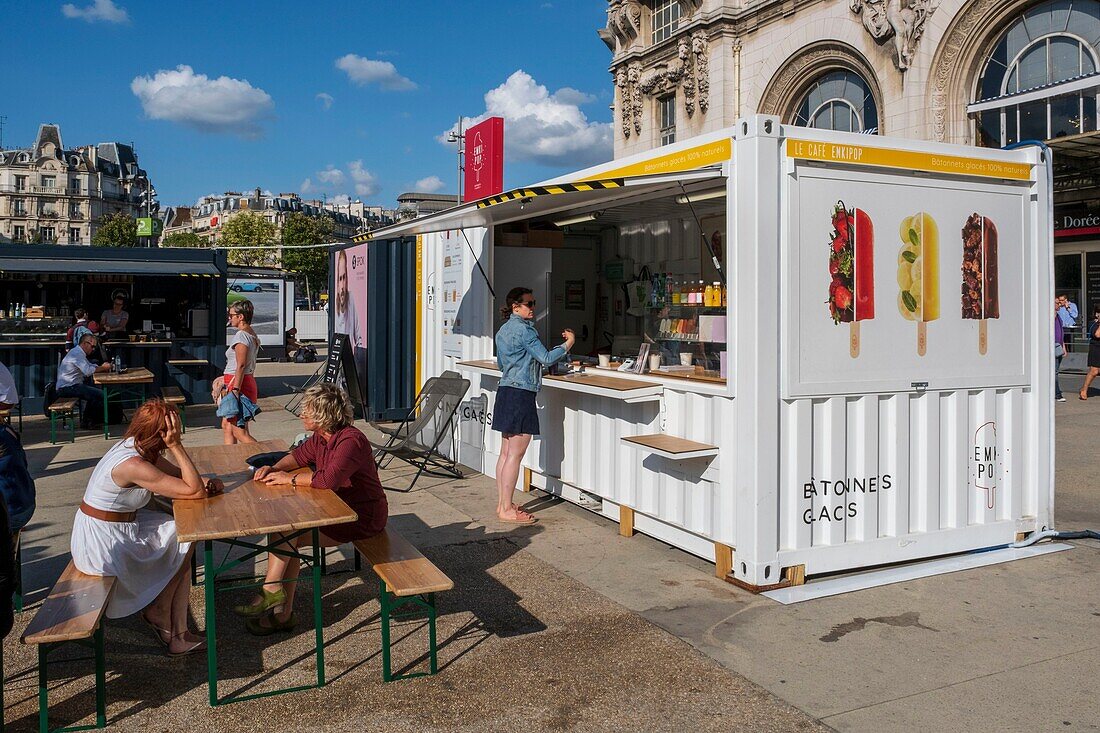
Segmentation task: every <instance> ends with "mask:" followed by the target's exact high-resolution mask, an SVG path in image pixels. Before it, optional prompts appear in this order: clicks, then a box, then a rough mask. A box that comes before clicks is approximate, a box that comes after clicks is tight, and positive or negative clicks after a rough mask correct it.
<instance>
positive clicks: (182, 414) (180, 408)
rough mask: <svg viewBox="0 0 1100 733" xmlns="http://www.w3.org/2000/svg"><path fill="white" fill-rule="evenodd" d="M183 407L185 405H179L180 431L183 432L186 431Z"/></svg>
mask: <svg viewBox="0 0 1100 733" xmlns="http://www.w3.org/2000/svg"><path fill="white" fill-rule="evenodd" d="M185 407H186V405H180V406H179V413H180V427H181V428H183V430H182V431H181V432H183V433H186V432H187V410H186V409H184V408H185Z"/></svg>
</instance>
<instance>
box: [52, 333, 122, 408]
mask: <svg viewBox="0 0 1100 733" xmlns="http://www.w3.org/2000/svg"><path fill="white" fill-rule="evenodd" d="M93 351H95V336H93V335H91V334H90V333H86V334H84V335H83V336H82V337H81V338H80V343H79V344H77V345H76V346H74V347H73V348H72V350H71V351H69V353H68V354H66V355H65V358H64V359H62V360H61V366H59V367H58V368H57V396H58V397H76V398H77V399H79V400H83V401H84V411H83V413H82V416H81V419H80V426H81V427H82V428H91V427H94V426H95V425H96V424H98V422H99V420H100V418H101V417H102V415H103V390H101V389H99V388H97V387H92V386H91V385H88V384H85V383H84V380H85V379H87V378H88V377H90V376H92V375H93V374H95V373H96V372H108V371H110V370H111V365H110V364H107V363H104V364H100V365H99V366H96V365H95V364H93V363H92V362H90V361H88V356H89V355H91V353H92V352H93Z"/></svg>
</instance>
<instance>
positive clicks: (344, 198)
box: [329, 193, 351, 206]
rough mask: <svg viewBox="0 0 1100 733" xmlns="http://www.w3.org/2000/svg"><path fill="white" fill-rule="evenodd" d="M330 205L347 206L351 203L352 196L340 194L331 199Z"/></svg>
mask: <svg viewBox="0 0 1100 733" xmlns="http://www.w3.org/2000/svg"><path fill="white" fill-rule="evenodd" d="M329 203H333V204H336V205H337V206H347V205H348V204H350V203H351V196H348V195H347V194H346V193H338V194H336V195H335V196H333V197H332V198H330V199H329Z"/></svg>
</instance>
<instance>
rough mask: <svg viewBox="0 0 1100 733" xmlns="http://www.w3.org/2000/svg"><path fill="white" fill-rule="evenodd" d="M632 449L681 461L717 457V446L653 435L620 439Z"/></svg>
mask: <svg viewBox="0 0 1100 733" xmlns="http://www.w3.org/2000/svg"><path fill="white" fill-rule="evenodd" d="M622 441H623V442H624V443H629V444H631V446H633V447H634V448H638V449H639V450H643V451H646V452H647V453H655V454H656V455H659V456H663V457H665V458H671V459H672V460H676V461H683V460H687V459H690V458H710V457H712V456H716V455H718V446H716V445H707V444H706V443H698V442H696V441H694V440H687V439H686V438H677V437H676V436H675V435H666V434H665V433H654V434H652V435H631V436H627V437H624V438H623V439H622Z"/></svg>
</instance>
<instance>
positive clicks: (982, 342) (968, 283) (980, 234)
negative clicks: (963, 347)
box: [962, 213, 1001, 355]
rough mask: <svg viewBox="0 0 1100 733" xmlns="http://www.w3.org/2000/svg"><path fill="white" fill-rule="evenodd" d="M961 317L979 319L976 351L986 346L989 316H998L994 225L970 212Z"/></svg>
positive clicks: (964, 236)
mask: <svg viewBox="0 0 1100 733" xmlns="http://www.w3.org/2000/svg"><path fill="white" fill-rule="evenodd" d="M962 239H963V261H962V317H963V318H967V319H973V320H977V321H978V353H979V354H982V355H984V354H985V352H986V349H987V348H988V345H989V335H988V319H990V318H1000V317H1001V299H1000V294H999V292H998V283H997V280H998V276H997V244H998V242H997V226H996V225H995V224H994V223H993V222H992V221H991V220H990V219H987V218H986V217H984V216H982V215H981V214H978V213H974V214H971V215H970V216H969V217H968V218H967V220H966V226H964V227H963V230H962Z"/></svg>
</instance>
